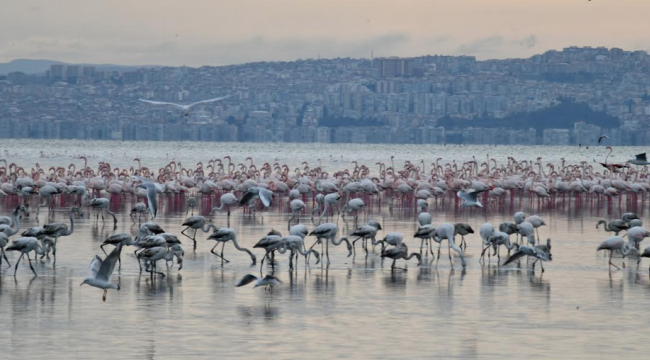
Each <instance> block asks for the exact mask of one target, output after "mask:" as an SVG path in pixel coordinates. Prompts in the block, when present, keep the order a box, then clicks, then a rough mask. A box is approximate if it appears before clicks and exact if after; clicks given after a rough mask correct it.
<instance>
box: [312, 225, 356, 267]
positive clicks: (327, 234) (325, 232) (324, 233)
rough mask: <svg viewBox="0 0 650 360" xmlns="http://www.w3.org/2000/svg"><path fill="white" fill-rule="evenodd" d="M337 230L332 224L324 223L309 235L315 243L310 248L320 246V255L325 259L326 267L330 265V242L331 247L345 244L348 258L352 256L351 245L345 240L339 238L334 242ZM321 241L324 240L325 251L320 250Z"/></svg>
mask: <svg viewBox="0 0 650 360" xmlns="http://www.w3.org/2000/svg"><path fill="white" fill-rule="evenodd" d="M338 230H339V228H338V226H337V225H336V224H334V223H324V224H320V225H318V226H317V227H316V228H315V229H314V230H312V232H310V233H309V236H316V242H314V244H313V245H312V246H311V247H310V249H312V248H313V247H314V246H315V245H316V244H318V243H320V244H321V254H322V253H323V252H324V253H325V257H327V265H329V264H330V255H329V243H330V241H331V242H332V244H333V245H336V246H338V245H341V243H343V242H345V243H346V245H347V246H348V257H350V256H352V244H350V241H348V239H347V238H340V239H339V240H338V241H336V240H335V238H336V234H337V232H338ZM321 239H325V251H323V250H322V247H323V243H322V241H321Z"/></svg>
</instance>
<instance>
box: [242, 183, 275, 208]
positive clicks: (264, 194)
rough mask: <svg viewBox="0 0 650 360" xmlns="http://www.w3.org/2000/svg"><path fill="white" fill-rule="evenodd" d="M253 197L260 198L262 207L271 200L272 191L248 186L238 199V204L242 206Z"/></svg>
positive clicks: (267, 204) (268, 204)
mask: <svg viewBox="0 0 650 360" xmlns="http://www.w3.org/2000/svg"><path fill="white" fill-rule="evenodd" d="M255 198H259V199H260V200H262V204H264V207H269V206H271V202H272V201H273V191H271V190H268V189H265V188H262V187H257V186H253V187H250V188H248V190H247V191H246V194H244V196H243V197H242V198H241V200H239V206H244V205H246V204H248V203H249V202H250V201H251V200H253V199H255Z"/></svg>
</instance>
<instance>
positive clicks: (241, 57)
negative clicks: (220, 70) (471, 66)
mask: <svg viewBox="0 0 650 360" xmlns="http://www.w3.org/2000/svg"><path fill="white" fill-rule="evenodd" d="M0 8H2V10H4V11H0V31H2V33H3V35H4V36H3V38H2V39H0V62H7V61H10V60H12V59H17V58H31V59H35V58H39V59H53V60H60V61H65V62H71V63H100V62H109V63H113V64H120V65H142V64H155V65H172V66H180V65H188V66H202V65H227V64H238V63H247V62H255V61H287V60H294V59H305V58H317V57H318V56H319V55H320V56H321V57H325V58H336V57H354V58H367V57H369V56H370V52H371V51H374V54H375V56H401V57H407V56H419V55H423V54H442V55H471V56H476V57H477V58H478V59H488V58H495V59H501V58H512V57H516V58H525V57H529V56H531V55H533V54H536V53H540V52H543V51H545V50H548V49H561V48H564V47H567V46H573V45H577V46H605V47H620V48H624V49H626V50H632V51H633V50H644V51H648V50H649V49H650V39H648V38H647V37H644V34H645V30H647V29H648V28H649V26H648V25H647V22H646V21H645V18H644V17H645V14H647V13H648V12H650V3H648V2H644V1H642V0H627V1H610V0H600V1H586V0H585V1H571V2H567V1H559V0H552V1H547V2H530V1H513V0H497V1H490V2H485V1H479V0H467V1H463V2H446V1H433V2H427V3H422V2H416V1H406V2H400V3H399V4H398V3H395V2H387V1H372V2H371V1H355V2H353V3H348V2H342V1H330V2H327V3H325V2H323V3H317V2H303V1H295V0H287V1H275V2H266V1H256V0H252V1H247V2H246V4H236V3H229V2H210V1H195V2H193V3H192V6H184V5H182V4H180V3H176V2H170V1H157V2H153V1H150V0H145V1H139V2H137V3H133V4H131V3H129V4H128V6H126V5H125V3H124V4H121V3H115V2H107V1H99V2H93V3H92V4H90V5H89V4H88V3H87V2H84V1H78V0H71V1H66V2H63V3H41V2H34V1H16V0H9V1H7V2H4V4H3V5H2V6H0ZM251 8H253V9H255V10H253V11H251ZM268 14H273V16H269V15H268ZM98 15H101V18H102V21H99V22H98V21H95V20H93V19H97V16H98ZM488 15H489V16H488ZM595 24H597V26H595ZM549 25H552V26H549Z"/></svg>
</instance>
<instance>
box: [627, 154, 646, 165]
mask: <svg viewBox="0 0 650 360" xmlns="http://www.w3.org/2000/svg"><path fill="white" fill-rule="evenodd" d="M627 162H629V163H630V164H634V165H650V162H648V158H647V156H646V153H643V154H638V155H634V159H631V160H628V161H627Z"/></svg>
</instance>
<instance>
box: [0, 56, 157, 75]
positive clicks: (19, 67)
mask: <svg viewBox="0 0 650 360" xmlns="http://www.w3.org/2000/svg"><path fill="white" fill-rule="evenodd" d="M51 65H81V66H94V67H95V68H97V70H109V71H131V70H134V69H139V68H143V67H157V65H141V66H126V65H112V64H71V63H65V62H61V61H56V60H47V59H16V60H12V61H10V62H7V63H0V75H6V74H8V73H10V72H15V71H21V72H24V73H25V74H45V72H46V71H47V70H49V69H50V66H51Z"/></svg>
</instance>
